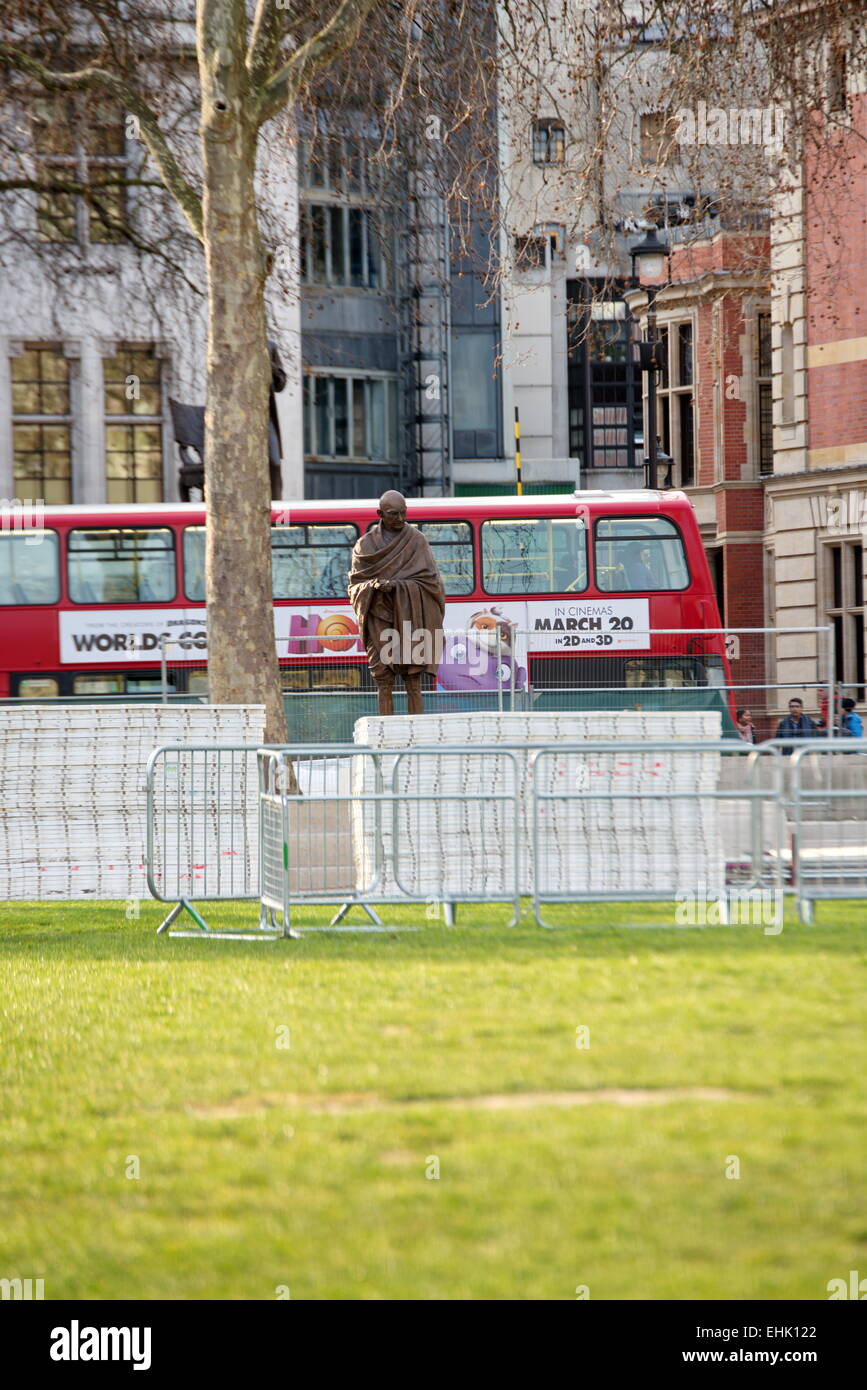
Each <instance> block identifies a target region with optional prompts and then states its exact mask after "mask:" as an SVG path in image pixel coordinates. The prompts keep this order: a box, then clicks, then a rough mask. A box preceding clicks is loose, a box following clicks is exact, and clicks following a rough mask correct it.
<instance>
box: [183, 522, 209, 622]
mask: <svg viewBox="0 0 867 1390" xmlns="http://www.w3.org/2000/svg"><path fill="white" fill-rule="evenodd" d="M184 593H185V594H186V596H187V598H189V599H192V600H193V603H204V601H205V528H204V526H187V527H186V528H185V529H184Z"/></svg>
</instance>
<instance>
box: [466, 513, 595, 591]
mask: <svg viewBox="0 0 867 1390" xmlns="http://www.w3.org/2000/svg"><path fill="white" fill-rule="evenodd" d="M482 574H483V587H484V589H485V592H486V593H488V594H564V593H571V594H577V593H581V592H582V590H584V589H586V588H587V532H586V528H585V526H584V522H583V520H582V518H581V517H571V516H564V517H546V518H538V517H527V518H525V519H522V520H520V521H513V520H512V519H511V518H510V519H509V520H508V521H483V522H482Z"/></svg>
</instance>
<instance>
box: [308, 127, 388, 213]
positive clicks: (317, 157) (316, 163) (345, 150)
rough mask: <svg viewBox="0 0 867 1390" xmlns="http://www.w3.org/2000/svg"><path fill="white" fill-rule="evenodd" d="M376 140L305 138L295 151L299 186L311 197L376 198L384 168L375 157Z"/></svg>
mask: <svg viewBox="0 0 867 1390" xmlns="http://www.w3.org/2000/svg"><path fill="white" fill-rule="evenodd" d="M377 145H378V141H377V140H376V139H375V137H371V136H369V135H364V134H360V133H357V132H356V133H348V134H343V135H334V134H331V133H329V132H328V131H321V132H319V133H317V134H316V135H309V134H308V135H305V136H304V138H303V139H302V140H301V141H300V142H299V148H298V182H299V185H300V187H301V189H302V190H303V191H305V192H312V193H339V194H342V195H344V196H346V197H348V198H351V197H353V196H356V197H360V198H365V197H368V198H378V197H380V196H381V194H382V186H383V168H382V165H381V164H378V163H377V161H376V159H375V157H374V149H375V147H376V146H377Z"/></svg>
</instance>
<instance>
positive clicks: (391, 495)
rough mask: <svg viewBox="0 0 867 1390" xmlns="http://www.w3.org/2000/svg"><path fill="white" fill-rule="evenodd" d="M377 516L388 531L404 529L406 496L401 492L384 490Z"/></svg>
mask: <svg viewBox="0 0 867 1390" xmlns="http://www.w3.org/2000/svg"><path fill="white" fill-rule="evenodd" d="M377 516H378V517H379V519H380V521H381V522H382V524H383V526H384V527H385V529H386V531H402V530H403V528H404V526H405V524H406V498H405V497H404V496H403V495H402V494H401V493H399V492H384V493H383V494H382V496H381V497H380V499H379V510H378V512H377Z"/></svg>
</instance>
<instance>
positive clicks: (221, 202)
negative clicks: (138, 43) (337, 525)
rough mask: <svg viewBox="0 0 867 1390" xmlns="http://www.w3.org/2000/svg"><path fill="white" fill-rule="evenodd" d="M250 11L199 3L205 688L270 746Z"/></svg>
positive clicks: (270, 650) (276, 705)
mask: <svg viewBox="0 0 867 1390" xmlns="http://www.w3.org/2000/svg"><path fill="white" fill-rule="evenodd" d="M245 28H246V15H245V6H244V3H243V0H200V3H199V6H198V51H199V69H200V75H201V84H202V127H201V134H202V154H203V161H204V199H203V241H204V247H205V258H206V262H207V268H208V303H209V334H208V393H207V409H206V414H205V428H206V432H207V444H206V448H207V463H206V466H207V491H206V499H207V521H208V526H207V550H206V594H207V605H208V671H209V674H208V683H209V690H210V698H211V699H212V700H213V701H214V703H215V704H258V703H261V701H262V699H263V697H264V701H265V739H266V741H267V742H269V743H282V742H285V741H286V737H287V734H286V717H285V713H284V710H283V700H282V692H281V689H280V673H279V666H278V662H277V649H276V645H275V641H274V617H273V601H272V593H271V505H270V504H271V486H270V478H269V472H268V388H269V384H270V379H271V373H270V364H269V360H268V349H267V331H266V323H265V297H264V290H265V280H266V276H267V265H266V258H265V252H264V249H263V246H262V241H261V237H260V234H259V226H258V219H257V215H256V201H255V192H254V178H255V171H256V145H257V134H258V132H257V125H256V119H255V114H254V113H253V112H251V111H250V110H249V106H250V103H249V102H248V101H247V76H246V70H245V63H244V56H245Z"/></svg>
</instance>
